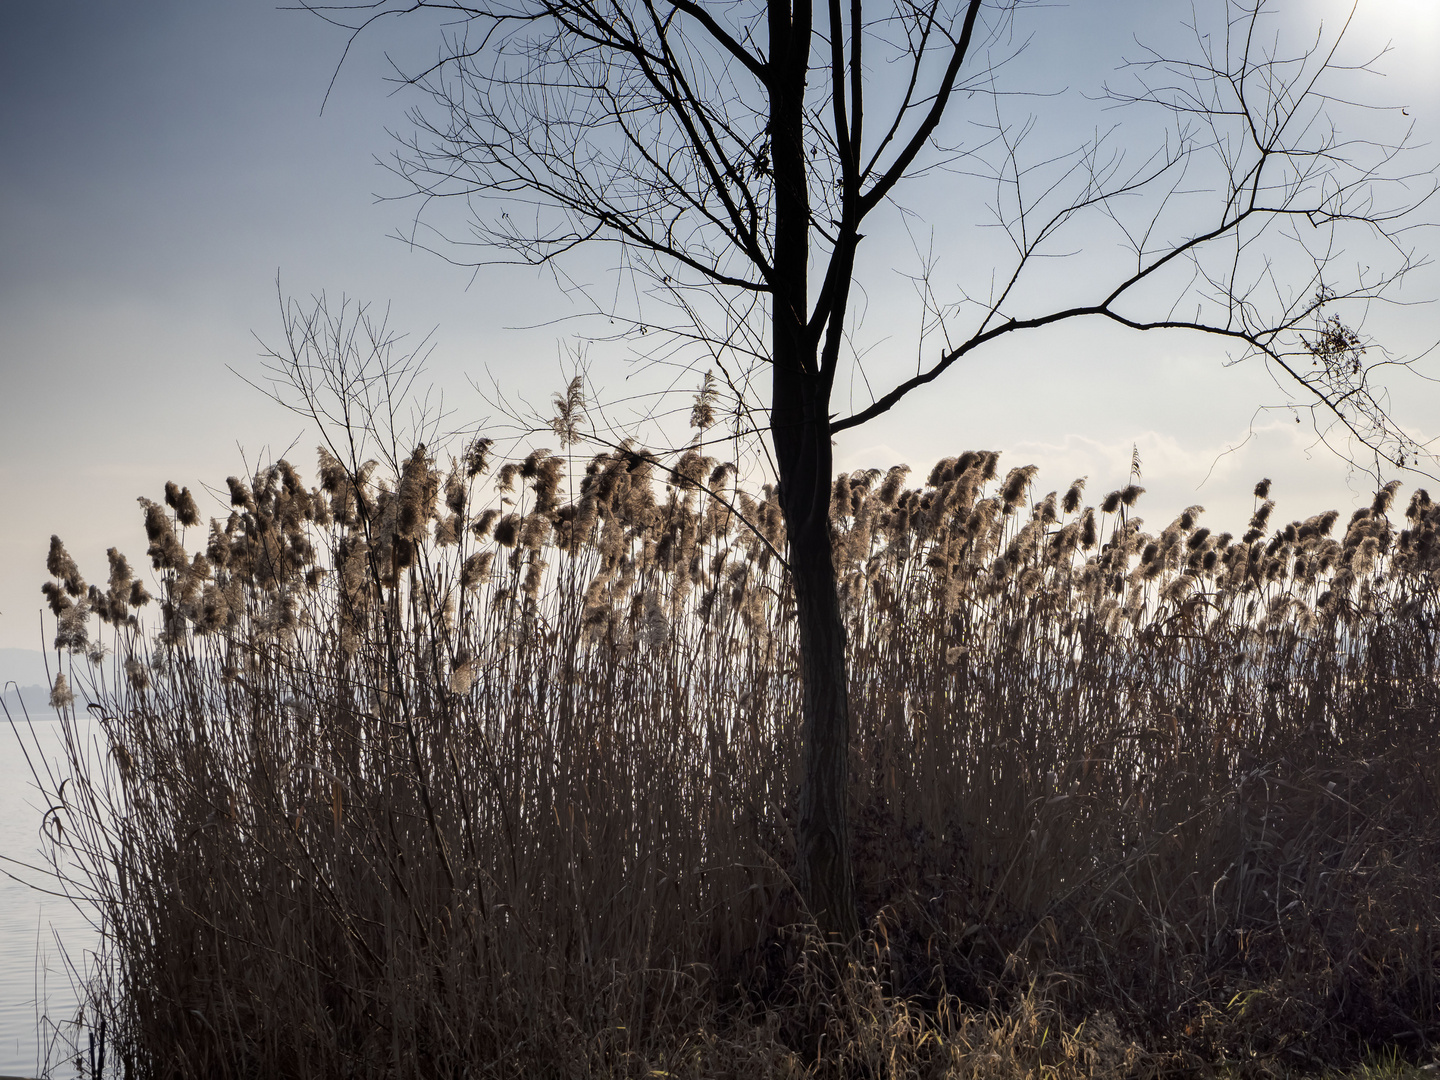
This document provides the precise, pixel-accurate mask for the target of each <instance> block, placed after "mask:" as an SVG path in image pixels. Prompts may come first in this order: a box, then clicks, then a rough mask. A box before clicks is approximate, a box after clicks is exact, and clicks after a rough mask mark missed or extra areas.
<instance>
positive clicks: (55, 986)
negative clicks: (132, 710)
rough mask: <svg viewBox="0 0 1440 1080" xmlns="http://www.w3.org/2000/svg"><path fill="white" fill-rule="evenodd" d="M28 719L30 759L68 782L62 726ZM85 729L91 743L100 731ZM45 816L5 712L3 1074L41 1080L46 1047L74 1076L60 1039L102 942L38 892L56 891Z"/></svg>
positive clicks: (0, 788)
mask: <svg viewBox="0 0 1440 1080" xmlns="http://www.w3.org/2000/svg"><path fill="white" fill-rule="evenodd" d="M31 718H32V720H33V723H32V724H31V726H30V727H29V728H28V729H26V728H24V727H23V725H22V728H21V734H22V735H23V738H24V740H25V745H26V748H27V749H28V750H29V751H30V753H31V755H32V757H33V756H34V754H35V752H36V750H37V749H38V750H39V751H40V752H41V753H42V754H44V756H45V758H46V759H47V760H48V761H50V762H51V763H52V768H54V769H55V770H56V771H57V773H58V774H59V775H65V770H64V767H63V764H62V763H63V760H64V757H63V745H62V743H61V736H60V724H59V722H58V721H57V720H56V719H55V716H54V714H53V713H48V712H36V711H34V710H32V711H31ZM80 723H81V725H82V731H84V732H85V733H86V734H87V737H88V735H90V734H91V733H93V731H94V730H95V729H96V727H97V726H96V725H94V722H93V721H90V720H87V719H83V718H82V719H81V721H80ZM44 811H45V807H44V805H42V803H41V795H40V791H39V789H38V788H37V787H36V786H35V783H34V781H33V780H32V779H31V776H30V769H29V767H28V766H27V765H26V762H25V755H24V754H23V753H22V752H21V744H20V741H19V740H18V739H17V738H16V731H15V729H13V728H12V727H11V726H10V724H9V723H8V722H6V721H5V718H4V714H3V713H0V855H4V856H6V858H7V859H10V860H15V862H10V861H0V871H3V872H4V874H0V1075H10V1076H40V1075H41V1069H42V1067H43V1066H44V1064H45V1062H46V1059H47V1050H46V1046H47V1044H48V1045H49V1047H50V1049H49V1052H48V1058H49V1061H50V1066H51V1068H52V1069H53V1070H54V1072H55V1074H56V1075H57V1076H69V1075H70V1074H71V1072H72V1071H73V1066H70V1065H67V1066H65V1067H63V1068H62V1067H61V1065H60V1058H61V1056H62V1055H61V1053H60V1050H59V1046H60V1039H62V1038H65V1037H67V1036H68V1037H73V1034H74V1032H75V1030H76V1029H75V1027H74V1026H73V1021H74V1019H75V1013H76V1008H77V1003H78V995H77V989H78V988H77V985H76V979H75V975H74V968H75V967H77V966H78V967H80V969H81V970H82V971H83V970H84V965H85V964H86V962H87V961H88V960H89V959H90V957H91V954H92V953H93V950H94V948H95V945H96V942H97V933H96V930H95V928H94V927H93V926H92V925H91V921H90V918H88V917H87V916H86V915H85V914H83V913H81V912H80V911H77V910H76V908H75V905H73V904H72V903H71V902H70V901H68V900H66V899H64V898H62V897H58V896H49V895H46V894H45V893H44V892H41V891H39V889H47V888H48V889H53V888H54V887H55V882H54V880H53V879H50V878H48V877H47V875H46V872H45V871H46V865H47V864H46V863H45V860H44V858H43V856H42V854H41V834H40V823H41V819H42V817H43V815H44ZM17 863H25V864H29V866H30V867H34V868H35V869H26V868H25V867H24V866H19V865H17ZM6 875H13V877H11V876H6ZM16 878H19V879H21V880H19V881H17V880H15V879H16ZM35 886H38V887H39V888H38V889H37V888H36V887H35ZM67 955H68V957H69V960H68V962H67V960H66V956H67Z"/></svg>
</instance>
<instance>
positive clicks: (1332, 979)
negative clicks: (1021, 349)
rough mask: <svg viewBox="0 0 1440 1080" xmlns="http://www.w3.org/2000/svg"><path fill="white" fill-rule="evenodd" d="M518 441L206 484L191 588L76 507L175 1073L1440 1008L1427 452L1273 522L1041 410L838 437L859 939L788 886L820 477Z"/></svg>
mask: <svg viewBox="0 0 1440 1080" xmlns="http://www.w3.org/2000/svg"><path fill="white" fill-rule="evenodd" d="M573 389H574V388H573V387H572V390H573ZM575 397H576V395H575V394H573V393H572V394H571V395H569V397H567V399H566V400H565V401H564V402H562V404H563V405H564V406H565V410H566V414H567V415H568V416H570V417H572V418H573V417H574V416H575V415H576V414H578V413H579V411H580V410H581V409H582V408H583V399H581V400H574V398H575ZM559 430H560V429H559V428H557V431H559ZM568 432H569V428H568V427H567V429H566V432H562V436H565V437H567V438H568V434H567V433H568ZM567 445H568V444H567ZM488 451H489V444H488V442H486V441H483V440H481V441H478V442H476V443H475V444H473V445H471V446H468V447H466V448H464V450H463V452H462V453H461V454H460V456H459V459H458V460H457V461H454V462H449V463H441V462H440V461H438V460H437V459H436V457H435V456H434V454H433V453H432V451H431V450H430V449H427V448H426V447H424V446H420V447H417V448H415V449H414V452H413V453H412V454H410V455H409V457H407V458H405V459H404V460H403V461H400V462H399V464H398V467H397V468H396V469H395V470H394V472H393V473H392V474H391V475H389V476H388V477H387V476H385V475H384V469H383V468H382V467H380V466H377V465H375V464H374V463H373V462H360V461H350V462H341V461H340V460H338V458H337V455H336V454H335V453H332V452H331V451H330V450H322V451H321V454H320V466H319V476H320V486H318V487H314V488H307V487H306V486H305V485H304V483H303V482H302V481H301V479H300V477H299V475H298V473H297V472H296V470H294V469H293V468H291V467H290V465H289V464H287V463H286V462H279V463H277V464H276V465H274V466H272V467H269V468H266V469H262V470H260V471H259V472H258V473H257V474H256V475H255V476H253V477H252V478H250V479H249V480H248V481H245V480H241V479H237V478H233V477H232V478H231V479H230V480H229V491H230V501H231V504H232V509H231V512H230V514H229V516H228V518H227V519H225V520H215V521H212V522H211V523H210V524H209V530H208V535H207V536H205V537H204V538H203V544H198V545H197V543H196V541H195V540H194V539H192V536H191V534H187V533H186V532H185V531H184V528H185V526H187V525H188V526H193V525H195V524H197V523H198V516H197V515H196V514H195V513H194V512H193V509H192V508H193V500H190V499H189V492H188V491H179V490H172V489H173V488H174V485H170V486H168V487H167V499H166V502H167V504H168V510H167V508H166V507H163V506H161V505H159V504H156V503H151V502H144V504H143V505H144V510H145V517H146V528H147V535H148V537H149V541H150V547H149V555H150V556H151V560H152V563H153V566H154V569H155V572H156V576H157V582H158V588H157V590H156V594H155V599H156V601H157V602H158V607H159V613H158V617H157V618H156V620H155V622H154V624H153V625H150V624H146V623H142V622H140V621H139V620H138V619H137V617H136V613H135V610H134V609H135V606H136V605H138V604H142V603H144V602H145V600H146V599H147V598H148V594H146V593H145V591H144V588H143V586H141V585H139V583H138V582H134V581H133V580H132V574H131V572H130V569H129V565H128V564H127V563H126V562H125V561H124V559H123V557H122V556H120V555H119V554H118V553H117V552H115V551H113V549H112V552H111V555H110V559H111V567H112V571H111V578H110V588H109V590H108V591H105V592H102V591H101V590H99V589H98V588H87V587H86V586H85V584H84V582H83V580H82V579H81V577H80V572H79V569H78V568H77V567H76V565H75V563H74V561H73V560H72V559H70V557H69V556H68V554H66V553H65V550H64V547H63V545H61V544H60V542H59V541H58V540H57V541H55V543H54V545H53V547H52V551H51V557H50V562H49V568H50V571H51V573H52V575H53V576H54V577H55V578H56V581H55V582H54V583H52V584H50V585H47V596H49V598H50V600H51V604H52V607H53V609H54V612H55V615H56V619H57V634H58V636H57V639H56V644H57V647H58V648H62V649H65V650H68V651H69V652H70V653H71V654H72V655H75V656H76V659H74V660H72V662H71V669H72V670H71V676H70V679H69V684H68V686H65V687H62V686H61V685H58V684H57V687H56V692H57V702H58V703H60V704H64V697H65V695H66V694H70V693H73V694H75V695H76V699H77V704H76V705H75V706H73V707H70V708H68V709H67V714H66V715H67V716H69V717H70V718H71V720H72V722H73V716H74V710H77V709H79V708H81V707H82V706H81V705H79V704H78V702H80V701H83V702H84V703H85V704H84V706H83V707H86V708H89V709H90V710H91V711H92V712H94V713H95V714H96V715H97V716H98V717H99V718H100V722H101V724H102V725H103V729H104V732H105V737H106V739H107V740H108V745H107V746H106V747H105V748H104V749H105V751H106V757H105V759H104V762H103V765H101V766H98V767H97V766H94V765H91V766H88V767H87V766H85V765H84V762H85V760H86V755H85V754H84V753H83V749H77V751H76V752H75V754H74V766H75V769H76V771H77V773H78V775H77V777H76V783H75V785H74V786H73V787H72V788H71V790H70V792H69V793H68V795H67V798H66V802H65V810H64V811H63V813H64V815H65V818H64V820H65V831H64V833H63V839H61V840H59V841H58V842H59V843H60V844H61V845H62V846H63V847H64V849H65V858H66V860H67V862H66V865H67V866H69V867H71V869H70V870H69V871H68V873H69V876H70V879H71V882H72V884H73V885H74V886H75V887H77V888H79V889H82V890H83V891H84V892H85V894H86V895H87V896H89V897H91V898H93V900H94V902H95V903H96V904H97V905H98V908H99V911H100V912H101V913H102V915H103V919H104V927H105V941H106V959H107V961H108V967H107V969H106V973H105V975H104V977H102V978H99V979H97V980H96V982H95V984H94V985H93V986H92V987H91V989H90V995H91V1007H92V1009H93V1010H94V1011H96V1012H98V1013H99V1014H101V1015H104V1016H106V1017H108V1018H109V1030H110V1033H111V1036H110V1037H111V1041H112V1045H113V1046H114V1047H116V1051H115V1052H112V1061H120V1062H123V1064H124V1068H125V1069H126V1070H127V1073H128V1072H129V1071H130V1070H134V1071H135V1073H136V1074H137V1075H145V1076H156V1077H171V1076H174V1077H180V1076H207V1077H209V1076H213V1077H221V1076H225V1077H230V1076H233V1077H249V1076H267V1077H269V1076H277V1077H278V1076H295V1077H327V1076H337V1077H338V1076H347V1077H348V1076H355V1077H360V1076H394V1077H409V1076H417V1077H419V1076H456V1077H458V1076H479V1075H496V1076H556V1077H578V1076H636V1077H639V1076H662V1075H663V1076H697V1077H698V1076H721V1075H746V1076H811V1075H814V1076H822V1075H828V1076H956V1077H968V1076H976V1077H997V1078H998V1077H1012V1076H1013V1077H1016V1078H1019V1077H1034V1076H1044V1077H1068V1076H1081V1075H1085V1076H1097V1075H1098V1076H1117V1077H1118V1076H1121V1075H1126V1076H1129V1075H1138V1074H1146V1075H1156V1074H1158V1073H1159V1072H1162V1071H1169V1070H1172V1069H1181V1070H1195V1069H1205V1068H1210V1067H1214V1066H1216V1065H1218V1064H1221V1063H1224V1062H1231V1063H1238V1064H1237V1067H1238V1068H1241V1069H1242V1071H1250V1072H1259V1073H1273V1074H1282V1073H1285V1072H1287V1071H1289V1070H1291V1069H1293V1068H1296V1067H1308V1066H1312V1065H1314V1064H1316V1063H1317V1062H1321V1061H1324V1062H1336V1061H1340V1060H1347V1059H1349V1058H1350V1057H1354V1058H1357V1059H1358V1057H1359V1055H1361V1054H1363V1053H1364V1052H1366V1050H1367V1049H1370V1048H1373V1047H1375V1046H1379V1045H1384V1046H1390V1047H1399V1048H1400V1049H1401V1050H1402V1051H1404V1052H1406V1053H1412V1054H1418V1053H1421V1052H1423V1051H1424V1050H1426V1049H1427V1048H1428V1047H1430V1046H1431V1045H1432V1044H1433V1042H1434V1041H1435V1040H1436V1039H1437V1038H1440V1013H1437V1006H1440V999H1437V988H1440V986H1437V969H1436V962H1437V956H1440V953H1437V945H1440V910H1437V907H1440V891H1437V888H1436V886H1437V883H1440V870H1437V867H1440V832H1437V824H1440V814H1437V804H1436V785H1437V780H1440V769H1437V766H1440V750H1437V744H1436V737H1435V736H1436V727H1437V703H1440V684H1437V655H1436V646H1437V634H1436V626H1437V614H1440V613H1437V596H1436V575H1437V569H1440V544H1437V528H1440V508H1437V507H1436V506H1435V505H1434V504H1433V503H1431V501H1430V500H1429V498H1428V496H1426V495H1425V493H1424V492H1417V493H1416V494H1415V496H1414V497H1413V499H1412V500H1411V501H1410V503H1409V507H1408V510H1407V513H1406V515H1405V521H1404V524H1403V527H1402V528H1401V529H1399V530H1398V531H1397V528H1396V526H1395V525H1394V524H1392V522H1391V520H1390V518H1389V516H1388V515H1389V513H1390V511H1391V509H1392V507H1391V501H1392V499H1393V497H1394V488H1393V487H1391V488H1388V489H1385V490H1384V491H1382V492H1381V493H1380V494H1379V495H1377V498H1376V501H1375V504H1374V505H1373V506H1372V507H1371V508H1369V509H1366V510H1362V511H1359V512H1357V513H1356V514H1355V515H1354V516H1353V517H1352V518H1351V519H1350V521H1349V522H1348V524H1343V525H1342V524H1341V523H1340V521H1339V518H1338V516H1337V515H1335V514H1334V513H1331V514H1325V515H1317V516H1315V517H1311V518H1308V519H1305V520H1303V521H1294V522H1291V523H1287V524H1285V525H1283V526H1280V527H1279V528H1274V527H1273V525H1272V522H1271V521H1270V518H1271V517H1272V516H1273V506H1274V504H1273V503H1272V502H1270V501H1268V499H1267V498H1266V497H1267V496H1268V494H1269V491H1268V488H1269V485H1268V482H1267V483H1266V484H1265V485H1263V486H1264V488H1265V491H1264V492H1261V491H1260V490H1259V489H1257V493H1256V494H1257V500H1264V501H1263V503H1262V504H1261V505H1260V506H1259V509H1258V510H1257V512H1256V514H1255V517H1254V520H1253V521H1252V523H1251V527H1250V528H1249V530H1248V531H1246V532H1245V533H1244V534H1243V537H1244V538H1243V539H1239V540H1236V539H1235V538H1234V537H1233V536H1232V535H1231V534H1229V533H1223V534H1219V535H1217V534H1215V533H1212V532H1210V531H1209V530H1208V529H1205V528H1203V527H1200V526H1199V524H1198V520H1199V516H1200V513H1201V511H1200V508H1198V507H1193V508H1190V509H1188V510H1186V511H1185V512H1184V513H1183V514H1182V515H1180V517H1178V518H1177V519H1176V520H1175V521H1174V522H1172V523H1170V524H1169V525H1168V526H1166V527H1165V528H1164V529H1162V530H1160V531H1159V532H1157V533H1154V534H1151V533H1147V532H1145V531H1144V529H1143V522H1142V521H1141V520H1140V519H1139V518H1138V517H1135V516H1134V514H1133V512H1132V511H1133V509H1134V507H1135V505H1136V500H1137V498H1138V496H1139V494H1140V492H1139V490H1138V489H1137V488H1134V487H1133V485H1132V487H1129V488H1124V489H1121V490H1119V491H1116V492H1113V493H1110V494H1109V495H1107V496H1105V497H1104V498H1103V499H1102V500H1101V505H1100V507H1099V508H1098V510H1097V509H1096V508H1095V507H1085V506H1082V505H1081V497H1082V494H1083V482H1079V481H1077V482H1076V484H1075V485H1073V486H1071V488H1070V489H1069V490H1068V491H1067V492H1066V494H1065V495H1064V497H1063V499H1057V494H1056V493H1053V492H1052V493H1050V494H1048V495H1046V496H1044V497H1043V498H1042V497H1037V496H1036V495H1035V493H1034V492H1033V491H1032V485H1033V482H1034V480H1035V472H1034V470H1033V468H1027V469H1016V470H1012V471H1010V472H1009V473H1008V474H1006V475H1005V476H1004V477H1003V478H1002V477H1000V474H999V473H998V471H997V468H996V463H997V456H996V455H995V454H993V453H986V452H976V453H967V454H964V455H961V456H959V457H957V458H948V459H946V460H944V461H942V462H940V463H939V464H937V465H936V466H935V468H934V469H933V470H932V471H931V473H930V474H929V477H928V480H927V482H926V483H925V484H924V485H923V486H921V487H918V488H906V487H905V483H904V482H905V478H906V472H905V470H903V469H893V470H891V471H890V473H889V474H888V475H882V474H880V473H879V472H877V471H873V470H871V471H867V472H861V473H856V474H852V475H848V476H840V477H838V478H837V479H836V480H835V483H834V489H833V497H832V520H833V524H834V530H835V536H836V547H837V551H838V561H839V566H838V568H837V572H838V576H839V584H840V589H841V593H842V599H843V603H844V610H845V616H846V619H847V623H848V632H849V642H850V658H851V666H850V671H851V680H852V686H851V698H850V700H851V702H852V706H853V710H854V737H853V740H852V744H853V754H854V761H853V768H852V775H853V776H854V778H855V782H854V787H853V790H852V792H851V810H852V814H853V820H854V822H855V842H856V849H857V850H856V869H857V874H858V878H859V882H858V885H859V896H860V898H861V902H862V903H863V905H864V915H865V916H866V917H867V918H868V920H869V922H868V925H869V930H868V931H867V935H866V937H865V939H864V941H863V942H862V943H861V944H860V946H858V947H857V949H856V951H854V952H853V953H848V954H837V953H835V952H834V951H833V950H829V949H827V948H824V947H821V946H819V945H817V944H816V943H815V942H814V941H813V940H812V939H811V938H809V937H808V936H807V935H806V933H805V932H804V912H803V911H802V910H801V909H800V908H799V906H798V904H797V901H796V899H795V896H794V892H793V890H792V888H791V887H790V884H789V876H788V870H789V869H790V866H791V862H792V850H791V846H790V845H791V841H790V836H789V820H790V818H791V815H792V812H793V804H794V799H795V791H796V787H797V782H798V781H797V776H796V771H795V770H796V761H797V753H796V750H797V736H798V720H797V711H798V709H797V702H798V698H799V677H798V668H797V663H798V659H797V656H796V645H795V638H796V635H795V632H794V619H793V602H792V598H791V594H790V592H789V589H788V587H787V584H786V580H785V575H784V570H783V566H782V565H781V563H780V561H779V560H778V559H777V558H776V552H783V550H784V535H783V524H782V522H781V517H780V512H779V508H778V504H777V500H776V494H775V491H774V489H773V488H772V487H765V488H764V489H763V490H761V491H758V492H753V491H746V490H745V489H744V488H743V487H741V486H740V485H739V484H738V483H737V481H736V479H735V475H734V470H733V468H730V467H727V466H725V465H724V464H723V463H720V462H717V461H714V460H711V459H709V458H706V457H704V456H703V455H702V454H701V453H700V452H699V451H698V450H693V449H692V450H690V451H688V452H687V455H686V456H684V457H677V458H675V459H665V460H662V459H660V458H658V457H657V456H656V455H654V454H651V453H649V452H647V451H644V450H641V449H639V448H638V447H634V446H625V447H622V448H619V449H617V450H616V451H614V452H610V453H604V454H600V455H599V456H597V457H595V458H594V459H592V460H591V461H589V462H588V463H585V464H584V472H583V477H581V478H579V482H578V484H575V485H574V486H573V488H572V487H571V482H570V481H567V479H566V476H567V474H568V473H569V471H570V466H571V462H570V459H568V458H564V457H558V456H554V455H551V454H549V453H548V452H545V451H536V452H535V453H533V454H531V455H530V456H529V457H527V458H525V459H524V461H523V462H515V463H511V464H508V465H506V466H505V467H504V468H502V469H501V470H499V473H498V475H497V478H496V483H495V485H494V486H495V488H496V489H498V490H497V491H496V495H495V498H498V497H499V496H501V495H503V497H504V498H505V499H506V500H507V501H506V502H505V503H504V504H503V505H502V504H496V505H492V504H491V503H492V497H491V496H489V495H488V492H489V490H490V487H491V484H490V481H489V480H488V479H487V475H486V470H487V461H486V455H487V453H488ZM746 522H748V523H750V526H752V527H747V525H746ZM1337 526H1339V527H1338V530H1337ZM1332 534H1333V535H1332ZM197 547H203V550H196V548H197ZM97 619H98V620H102V621H103V622H104V623H105V624H107V625H108V627H109V629H108V630H105V632H104V634H103V635H101V638H103V642H102V641H97V642H92V641H91V636H90V635H91V632H92V630H94V628H95V620H97ZM100 643H103V645H104V649H105V651H108V652H110V653H111V654H113V655H112V660H111V662H110V663H108V664H106V663H103V662H100V661H101V660H102V657H101V650H99V649H97V648H96V645H97V644H100ZM87 651H88V654H89V656H90V657H91V658H92V660H93V662H87V661H86V660H85V659H84V656H85V655H86V654H87Z"/></svg>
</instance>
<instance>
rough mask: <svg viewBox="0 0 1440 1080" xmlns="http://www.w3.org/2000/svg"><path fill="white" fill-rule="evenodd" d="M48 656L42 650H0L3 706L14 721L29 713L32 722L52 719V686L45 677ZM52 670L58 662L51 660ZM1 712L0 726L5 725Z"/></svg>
mask: <svg viewBox="0 0 1440 1080" xmlns="http://www.w3.org/2000/svg"><path fill="white" fill-rule="evenodd" d="M45 659H46V657H45V654H44V653H42V652H41V651H40V650H39V649H0V690H3V693H0V702H3V703H4V705H5V708H6V709H8V710H9V712H10V716H11V717H12V718H13V719H16V720H19V719H21V718H22V717H23V716H25V715H26V714H27V713H28V714H29V716H30V718H31V719H32V720H41V719H45V720H48V719H51V718H53V717H54V715H55V712H54V710H53V709H51V708H50V683H49V680H48V678H47V676H46V674H45ZM50 665H51V670H54V665H55V658H54V657H53V656H52V657H50ZM4 719H5V716H4V712H3V711H0V723H4Z"/></svg>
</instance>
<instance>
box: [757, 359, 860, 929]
mask: <svg viewBox="0 0 1440 1080" xmlns="http://www.w3.org/2000/svg"><path fill="white" fill-rule="evenodd" d="M775 383H776V385H775V406H774V410H773V412H772V414H771V423H772V434H773V437H774V440H775V446H776V451H777V454H776V458H777V462H778V465H779V471H780V505H781V509H782V510H783V511H784V514H785V528H786V532H787V534H788V537H789V546H790V552H789V560H790V580H791V583H792V585H793V587H794V589H795V605H796V613H797V616H798V619H799V629H800V669H801V680H802V687H803V712H802V714H801V725H802V726H801V738H802V743H803V745H802V749H801V780H800V807H799V810H800V814H799V821H798V822H797V825H796V830H795V846H796V854H797V857H798V864H799V865H798V870H799V885H800V891H801V895H802V896H803V897H804V899H805V902H806V904H807V905H808V906H809V908H810V913H811V915H812V916H813V917H814V918H815V920H816V922H817V923H818V924H819V926H820V929H821V930H822V931H824V932H825V933H826V934H827V935H833V936H835V937H837V938H839V939H840V940H841V941H844V942H849V941H850V940H852V939H853V938H854V937H855V936H856V935H857V934H858V933H859V930H860V927H859V922H858V920H857V917H856V912H855V885H854V871H853V869H852V867H851V862H850V829H849V823H848V820H847V816H846V799H847V797H848V794H849V790H850V692H849V684H848V680H847V673H846V662H845V624H844V622H843V621H842V619H841V617H840V597H839V593H838V591H837V588H836V582H835V560H834V555H833V549H832V546H831V537H830V481H831V473H832V457H831V451H830V426H829V416H828V412H827V410H826V405H827V404H828V400H829V393H828V386H827V385H826V380H824V379H823V378H819V377H816V376H813V375H812V376H808V377H807V376H804V375H801V376H799V377H794V378H786V377H784V375H783V374H782V369H780V368H778V367H777V369H776V377H775Z"/></svg>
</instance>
